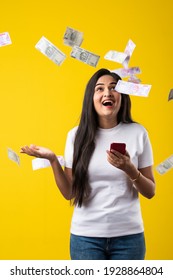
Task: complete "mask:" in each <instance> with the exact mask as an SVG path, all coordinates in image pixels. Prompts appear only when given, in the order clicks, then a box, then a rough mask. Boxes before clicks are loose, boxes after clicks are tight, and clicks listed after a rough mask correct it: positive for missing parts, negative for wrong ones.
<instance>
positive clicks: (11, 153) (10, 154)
mask: <svg viewBox="0 0 173 280" xmlns="http://www.w3.org/2000/svg"><path fill="white" fill-rule="evenodd" d="M7 153H8V158H9V159H11V160H12V161H14V162H16V163H17V164H18V165H20V158H19V156H18V154H16V152H14V151H13V150H12V149H10V148H8V149H7Z"/></svg>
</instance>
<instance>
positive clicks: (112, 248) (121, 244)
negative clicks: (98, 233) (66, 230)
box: [70, 232, 146, 260]
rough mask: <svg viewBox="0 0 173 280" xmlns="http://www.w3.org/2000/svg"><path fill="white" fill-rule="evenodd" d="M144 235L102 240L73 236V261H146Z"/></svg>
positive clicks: (71, 241)
mask: <svg viewBox="0 0 173 280" xmlns="http://www.w3.org/2000/svg"><path fill="white" fill-rule="evenodd" d="M145 251H146V249H145V238H144V233H143V232H142V233H138V234H132V235H126V236H120V237H111V238H104V237H103V238H102V237H85V236H78V235H74V234H71V237H70V255H71V259H72V260H144V258H145Z"/></svg>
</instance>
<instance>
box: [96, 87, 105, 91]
mask: <svg viewBox="0 0 173 280" xmlns="http://www.w3.org/2000/svg"><path fill="white" fill-rule="evenodd" d="M103 90H104V89H103V87H97V88H96V91H103Z"/></svg>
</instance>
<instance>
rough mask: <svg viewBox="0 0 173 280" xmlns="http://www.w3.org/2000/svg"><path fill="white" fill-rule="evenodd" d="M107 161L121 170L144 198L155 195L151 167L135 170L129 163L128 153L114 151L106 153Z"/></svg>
mask: <svg viewBox="0 0 173 280" xmlns="http://www.w3.org/2000/svg"><path fill="white" fill-rule="evenodd" d="M107 156H108V157H107V159H108V161H109V163H110V164H112V165H113V166H115V167H117V168H119V169H121V170H123V171H124V172H125V173H126V174H127V175H128V176H129V178H130V179H131V180H132V182H133V184H134V186H135V188H136V189H137V190H138V192H140V193H141V194H142V195H143V196H145V197H146V198H149V199H150V198H152V197H153V196H154V195H155V181H154V175H153V168H152V166H148V167H145V168H141V169H137V168H136V167H135V165H134V164H133V163H132V162H131V160H130V156H129V153H128V152H127V151H126V154H125V155H122V154H120V153H119V152H117V151H115V150H111V152H110V151H107Z"/></svg>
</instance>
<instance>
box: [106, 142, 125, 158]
mask: <svg viewBox="0 0 173 280" xmlns="http://www.w3.org/2000/svg"><path fill="white" fill-rule="evenodd" d="M110 150H115V151H118V152H119V153H121V154H123V155H124V154H125V152H126V144H125V143H112V144H111V146H110Z"/></svg>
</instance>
